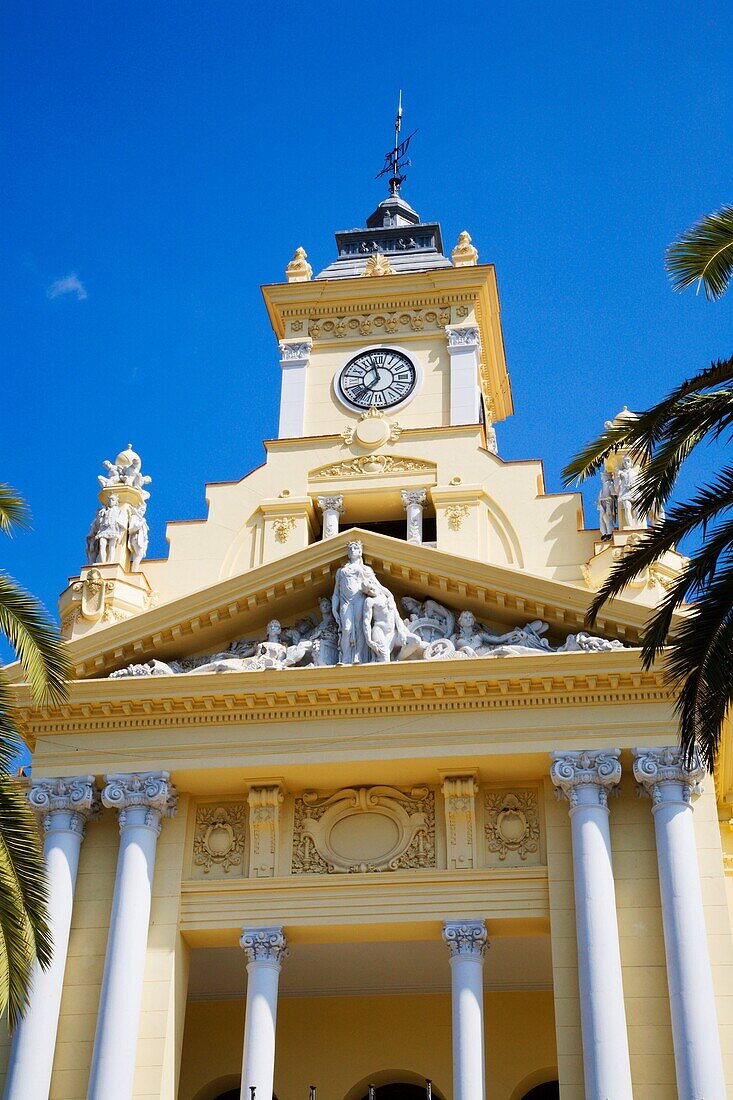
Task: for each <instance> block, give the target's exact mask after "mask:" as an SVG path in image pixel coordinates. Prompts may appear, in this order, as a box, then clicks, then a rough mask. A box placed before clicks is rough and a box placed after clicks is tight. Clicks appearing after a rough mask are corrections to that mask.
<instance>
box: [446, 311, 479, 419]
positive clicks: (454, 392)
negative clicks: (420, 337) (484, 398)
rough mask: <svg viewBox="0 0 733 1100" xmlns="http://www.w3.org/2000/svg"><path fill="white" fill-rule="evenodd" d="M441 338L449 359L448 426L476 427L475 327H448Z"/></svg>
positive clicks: (477, 389) (477, 394)
mask: <svg viewBox="0 0 733 1100" xmlns="http://www.w3.org/2000/svg"><path fill="white" fill-rule="evenodd" d="M445 335H446V339H447V341H448V355H449V356H450V422H451V424H478V423H480V420H481V412H480V408H481V390H480V388H479V364H480V360H481V343H480V339H479V331H478V328H476V326H475V325H470V326H460V327H455V326H453V325H448V327H447V328H446V330H445Z"/></svg>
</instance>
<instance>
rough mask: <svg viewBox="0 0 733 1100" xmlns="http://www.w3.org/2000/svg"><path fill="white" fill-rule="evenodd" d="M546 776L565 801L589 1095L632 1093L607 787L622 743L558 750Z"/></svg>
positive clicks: (597, 1099) (619, 1099)
mask: <svg viewBox="0 0 733 1100" xmlns="http://www.w3.org/2000/svg"><path fill="white" fill-rule="evenodd" d="M552 757H553V760H554V763H553V765H552V767H551V769H550V777H551V779H552V782H553V783H554V784H555V786H556V787H557V788H558V789H559V790H560V791H561V792H562V794H563V795H565V797H566V798H567V799H568V801H569V803H570V829H571V835H572V844H573V883H574V889H575V927H576V934H577V939H578V983H579V985H580V1023H581V1030H582V1035H583V1069H584V1074H585V1097H586V1100H631V1096H632V1092H631V1067H630V1063H629V1043H628V1036H627V1033H626V1010H625V1007H624V990H623V984H622V980H621V953H620V950H619V940H618V921H617V919H616V891H615V888H614V882H613V867H612V864H611V834H610V830H609V820H608V819H609V812H608V792H609V790H613V789H614V788H615V787H617V786H618V783H619V780H620V779H621V764H620V763H619V760H618V757H619V750H618V749H606V750H600V751H592V752H567V753H562V752H557V753H553V754H552Z"/></svg>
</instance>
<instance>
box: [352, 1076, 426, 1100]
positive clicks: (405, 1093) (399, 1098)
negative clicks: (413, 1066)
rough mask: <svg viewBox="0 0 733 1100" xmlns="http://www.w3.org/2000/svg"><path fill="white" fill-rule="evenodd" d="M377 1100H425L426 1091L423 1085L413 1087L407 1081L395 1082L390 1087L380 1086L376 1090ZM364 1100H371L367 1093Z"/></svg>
mask: <svg viewBox="0 0 733 1100" xmlns="http://www.w3.org/2000/svg"><path fill="white" fill-rule="evenodd" d="M374 1093H375V1097H376V1100H425V1094H426V1089H425V1086H424V1085H423V1086H422V1087H421V1086H420V1085H412V1084H410V1083H409V1082H407V1081H393V1082H392V1083H391V1084H389V1085H378V1086H377V1087H376V1089H375V1090H374ZM362 1100H369V1092H368V1091H367V1092H366V1093H365V1094H364V1096H363V1097H362Z"/></svg>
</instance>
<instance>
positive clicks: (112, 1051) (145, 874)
mask: <svg viewBox="0 0 733 1100" xmlns="http://www.w3.org/2000/svg"><path fill="white" fill-rule="evenodd" d="M104 779H105V783H106V786H105V788H104V790H103V791H102V802H103V804H104V805H105V806H107V807H108V808H110V809H116V810H118V812H119V824H120V849H119V854H118V856H117V875H116V878H115V890H114V897H113V900H112V915H111V917H110V924H109V935H108V937H107V956H106V958H105V961H104V978H103V979H102V992H101V994H100V998H99V1013H98V1016H97V1031H96V1034H95V1036H94V1050H93V1053H92V1069H91V1074H90V1078H89V1092H88V1094H87V1096H88V1100H130V1098H131V1096H132V1087H133V1078H134V1075H135V1055H136V1051H137V1036H138V1029H139V1026H140V1005H141V1002H142V994H143V978H144V974H145V955H146V951H147V945H148V923H149V920H150V902H151V895H152V885H153V870H154V867H155V849H156V846H157V843H158V836H159V834H160V822H161V818H162V817H163V816H164V815H165V816H167V817H170V816H172V814H174V813H175V805H176V791H175V788H174V787H173V786H172V785H171V783H170V778H169V775H168V772H142V773H135V774H132V775H106V776H105V777H104Z"/></svg>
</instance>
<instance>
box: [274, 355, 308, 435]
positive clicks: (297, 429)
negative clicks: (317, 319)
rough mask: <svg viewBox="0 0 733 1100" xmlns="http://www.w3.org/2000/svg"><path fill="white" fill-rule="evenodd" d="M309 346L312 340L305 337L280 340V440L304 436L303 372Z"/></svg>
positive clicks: (304, 371) (306, 365)
mask: <svg viewBox="0 0 733 1100" xmlns="http://www.w3.org/2000/svg"><path fill="white" fill-rule="evenodd" d="M312 347H313V341H312V340H310V339H309V338H307V337H306V338H305V339H301V340H281V341H280V367H281V369H282V385H281V388H280V426H279V429H278V438H279V439H299V438H301V437H302V436H303V434H304V426H305V383H306V372H307V370H308V364H309V362H310V354H311V348H312Z"/></svg>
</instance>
